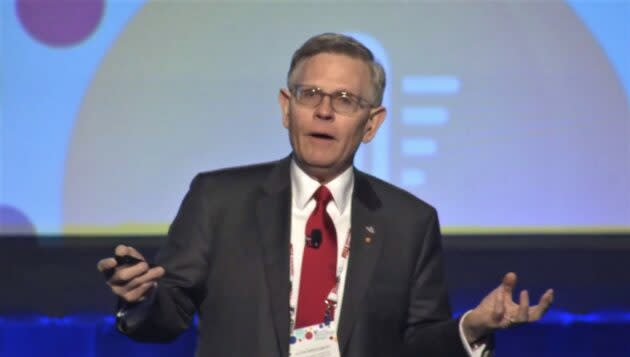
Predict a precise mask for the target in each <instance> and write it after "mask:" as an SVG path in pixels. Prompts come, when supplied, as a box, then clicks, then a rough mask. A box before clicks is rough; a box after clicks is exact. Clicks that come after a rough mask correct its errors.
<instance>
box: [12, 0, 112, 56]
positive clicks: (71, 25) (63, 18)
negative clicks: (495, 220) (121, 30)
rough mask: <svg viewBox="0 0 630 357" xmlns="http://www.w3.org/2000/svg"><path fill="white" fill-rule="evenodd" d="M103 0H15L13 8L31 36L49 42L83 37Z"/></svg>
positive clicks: (95, 20) (62, 42)
mask: <svg viewBox="0 0 630 357" xmlns="http://www.w3.org/2000/svg"><path fill="white" fill-rule="evenodd" d="M104 9H105V0H17V2H16V11H17V17H18V18H19V19H20V22H21V23H22V26H23V27H24V28H25V29H26V32H28V33H29V34H30V35H31V37H33V38H34V39H36V40H38V41H40V42H42V43H44V44H46V45H49V46H55V47H57V46H70V45H75V44H77V43H79V42H81V41H83V40H85V39H86V38H87V37H88V36H89V35H90V34H92V33H93V32H94V30H95V29H96V27H97V26H98V24H99V23H100V21H101V18H102V17H103V12H104Z"/></svg>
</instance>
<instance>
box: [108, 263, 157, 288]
mask: <svg viewBox="0 0 630 357" xmlns="http://www.w3.org/2000/svg"><path fill="white" fill-rule="evenodd" d="M148 270H149V264H147V263H146V262H142V263H138V264H135V265H132V266H126V265H125V266H121V267H119V268H117V269H116V272H115V273H114V275H113V276H112V278H111V279H110V280H109V283H111V284H116V285H123V284H127V282H128V281H130V280H132V279H134V278H136V277H138V276H140V275H142V274H144V273H146V272H147V271H148Z"/></svg>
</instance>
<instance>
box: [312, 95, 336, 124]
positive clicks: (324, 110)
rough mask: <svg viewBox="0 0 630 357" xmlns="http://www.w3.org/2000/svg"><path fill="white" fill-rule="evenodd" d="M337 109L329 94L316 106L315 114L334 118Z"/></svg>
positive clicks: (318, 116)
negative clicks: (333, 105) (334, 107)
mask: <svg viewBox="0 0 630 357" xmlns="http://www.w3.org/2000/svg"><path fill="white" fill-rule="evenodd" d="M334 114H335V110H334V109H333V107H332V98H330V96H329V95H326V96H324V98H322V102H321V103H319V105H318V106H317V107H315V116H316V117H317V118H319V119H324V120H330V119H332V118H333V116H334Z"/></svg>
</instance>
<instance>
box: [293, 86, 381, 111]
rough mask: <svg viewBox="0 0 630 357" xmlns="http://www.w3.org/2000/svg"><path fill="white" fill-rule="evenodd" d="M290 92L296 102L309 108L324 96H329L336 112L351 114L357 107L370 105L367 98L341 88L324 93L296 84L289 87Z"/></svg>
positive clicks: (319, 101) (318, 102)
mask: <svg viewBox="0 0 630 357" xmlns="http://www.w3.org/2000/svg"><path fill="white" fill-rule="evenodd" d="M291 93H292V94H293V96H294V97H295V100H296V101H297V102H298V103H300V104H302V105H305V106H307V107H310V108H315V107H317V106H319V105H320V104H321V103H322V101H323V100H324V97H330V105H331V106H332V108H333V110H334V111H335V113H337V114H352V113H355V112H356V111H357V110H358V109H359V108H364V107H366V106H367V107H372V104H370V102H368V101H367V100H365V99H363V98H361V97H359V96H358V95H354V94H352V93H350V92H348V91H343V90H342V91H338V92H334V93H326V92H324V91H323V90H322V89H321V88H317V87H307V86H301V85H296V86H293V88H292V89H291Z"/></svg>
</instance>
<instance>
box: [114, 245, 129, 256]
mask: <svg viewBox="0 0 630 357" xmlns="http://www.w3.org/2000/svg"><path fill="white" fill-rule="evenodd" d="M128 252H129V248H128V247H127V246H126V245H124V244H119V245H117V246H116V248H115V249H114V253H115V254H116V255H120V256H121V257H122V256H125V255H127V254H129V253H128Z"/></svg>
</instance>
